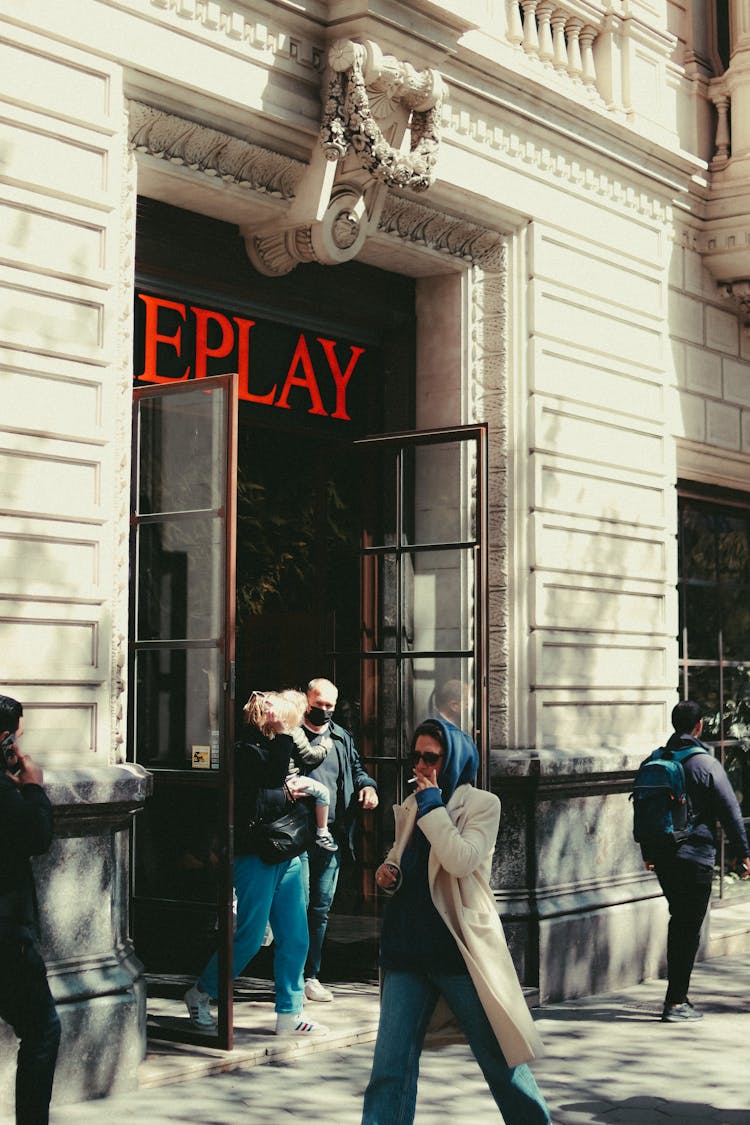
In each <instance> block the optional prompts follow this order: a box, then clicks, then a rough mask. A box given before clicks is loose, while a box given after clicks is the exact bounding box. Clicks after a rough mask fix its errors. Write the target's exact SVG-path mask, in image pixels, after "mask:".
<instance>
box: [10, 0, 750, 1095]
mask: <svg viewBox="0 0 750 1125" xmlns="http://www.w3.org/2000/svg"><path fill="white" fill-rule="evenodd" d="M0 45H1V46H0V50H1V52H2V59H3V64H2V66H0V104H1V105H2V128H1V129H0V184H2V192H1V194H0V210H1V212H2V221H1V222H0V285H2V290H3V297H2V301H1V302H0V378H1V381H2V387H3V392H4V393H3V419H2V425H1V426H0V462H1V464H2V472H1V473H0V496H1V497H2V499H1V500H0V600H1V602H2V617H3V637H4V642H5V643H4V644H3V650H2V651H3V655H2V662H1V663H0V677H1V678H2V683H3V686H4V688H3V689H4V690H5V691H7V692H8V693H10V694H14V695H17V696H18V697H19V698H21V699H22V700H23V701H24V703H25V705H26V709H27V714H28V719H27V722H26V730H27V733H26V734H25V736H24V737H25V740H26V746H27V749H28V750H29V751H30V752H31V753H32V754H33V755H34V757H36V758H38V759H39V760H40V761H41V762H42V764H43V765H44V766H45V769H46V770H47V775H48V779H49V782H50V791H51V794H52V796H53V799H54V801H55V804H56V808H57V814H58V837H57V841H56V844H55V850H54V852H53V853H52V854H51V855H50V856H49V857H47V859H46V860H45V861H44V862H43V863H42V864H40V866H39V869H38V875H39V881H40V890H41V894H40V898H41V905H42V913H43V918H44V927H45V930H44V935H43V936H44V940H45V948H46V953H47V955H48V960H49V964H50V975H51V980H52V982H53V987H54V989H55V991H56V995H57V996H58V998H59V1000H60V1009H61V1016H62V1018H63V1025H64V1029H65V1035H66V1038H65V1040H64V1048H63V1054H62V1056H61V1064H60V1075H61V1076H60V1078H59V1081H58V1093H57V1095H56V1096H58V1097H60V1098H68V1099H74V1098H81V1097H85V1096H88V1095H90V1096H96V1095H99V1094H101V1093H103V1092H106V1091H108V1090H110V1089H113V1088H116V1087H117V1086H118V1084H119V1085H127V1084H128V1083H132V1082H133V1081H135V1068H136V1066H137V1061H138V1057H139V1053H140V1052H142V1050H143V1044H144V1036H145V1027H146V996H145V993H146V987H145V983H144V975H143V967H142V966H143V964H144V963H145V965H146V968H147V970H148V971H149V972H150V973H154V974H158V973H169V972H170V971H171V972H188V971H189V969H190V966H191V965H192V964H193V962H194V961H195V959H196V958H197V957H198V956H199V955H201V954H202V952H203V950H204V946H205V945H206V943H207V942H209V941H210V940H211V935H212V932H213V925H214V921H215V912H214V915H213V916H211V912H210V911H203V913H201V910H200V909H199V908H198V904H200V903H201V902H203V901H204V900H205V899H206V898H209V899H210V897H211V894H212V893H214V891H215V883H214V882H212V879H213V875H214V872H213V869H212V864H213V859H212V858H211V857H213V856H215V855H220V856H224V858H226V849H225V848H224V839H223V837H222V832H223V827H222V824H223V822H222V809H223V808H224V805H223V804H222V801H223V800H224V797H225V796H226V788H225V787H223V786H224V782H223V780H222V779H223V778H224V776H225V773H226V771H227V770H228V769H229V766H228V760H229V755H228V754H227V753H226V750H227V746H228V744H229V741H230V734H231V723H232V713H233V708H234V704H235V700H236V701H238V702H239V703H241V702H242V698H244V695H246V694H247V691H248V690H249V689H250V688H252V687H255V686H263V687H265V686H270V685H271V683H279V684H280V683H281V682H284V683H297V684H299V683H303V682H304V681H305V679H306V678H309V676H311V675H314V674H319V673H320V672H321V671H322V672H323V673H324V674H327V675H332V676H334V677H335V678H336V680H337V682H338V683H339V684H340V685H341V686H342V694H343V695H345V696H346V699H347V701H348V702H349V704H350V705H351V707H352V715H353V721H354V722H355V723H356V725H357V728H358V735H359V742H360V748H361V750H362V752H363V756H364V758H365V761H366V763H367V765H368V768H371V769H372V770H373V771H375V772H376V773H377V775H378V780H379V783H380V785H381V790H382V792H383V794H384V797H385V800H384V802H383V804H384V807H385V809H386V810H387V806H388V803H389V802H388V798H389V797H391V796H392V797H393V798H398V797H399V795H400V792H401V786H402V784H403V776H402V763H403V757H404V751H405V746H406V744H407V741H408V731H409V727H410V726H413V723H414V721H416V720H417V719H418V718H419V717H421V716H422V715H423V714H426V713H428V712H429V710H430V709H432V708H433V707H434V705H435V695H436V691H438V692H439V689H440V687H441V685H444V684H445V682H446V681H457V682H458V683H459V684H461V685H464V687H463V689H462V690H463V691H465V698H464V699H463V700H462V705H463V707H464V711H463V719H464V721H465V722H466V724H467V725H470V726H471V729H472V730H474V731H475V732H476V733H477V739H478V741H479V743H480V745H481V747H482V750H483V759H484V776H483V782H484V783H485V784H487V785H489V786H491V788H492V789H493V790H495V791H496V792H498V793H499V795H500V796H501V798H502V800H503V806H504V815H503V822H502V825H501V832H500V837H499V840H498V847H497V852H496V858H495V869H494V875H495V885H496V894H497V900H498V909H499V911H500V913H501V915H502V917H503V919H504V923H505V926H506V931H507V933H508V937H509V941H510V944H511V948H512V950H513V953H514V957H515V959H516V964H517V967H518V969H519V973H520V975H521V978H522V980H523V981H524V983H525V984H526V985H528V986H529V987H531V988H533V989H536V990H538V993H539V997H540V999H541V1001H542V1002H544V1001H545V1000H547V999H557V998H560V997H572V996H576V995H580V994H584V993H587V992H592V991H597V990H600V989H605V988H608V987H610V986H614V985H619V984H624V983H627V982H630V981H634V980H638V979H641V978H642V977H643V976H645V975H649V974H651V973H654V972H655V971H657V970H658V968H659V966H660V964H661V959H662V957H663V947H664V935H665V927H666V920H665V917H664V909H663V904H662V903H661V901H660V898H659V896H658V894H657V890H658V888H657V887H656V886H655V883H654V879H653V877H651V876H649V875H647V874H646V873H645V872H644V871H643V870H642V865H641V862H640V856H639V853H638V850H637V849H636V847H635V846H634V844H633V842H632V837H631V830H630V824H631V821H630V813H629V805H628V801H627V794H628V787H629V781H630V778H631V777H632V773H633V769H634V767H635V765H636V764H637V762H638V761H639V760H640V759H641V758H642V757H643V756H644V754H645V752H646V751H648V750H650V749H651V748H652V747H653V746H654V745H656V744H657V743H658V742H659V741H660V740H661V739H662V738H663V737H664V735H665V733H666V732H667V730H668V728H669V714H670V711H671V709H672V706H673V705H674V703H675V702H676V700H677V698H678V692H682V693H683V694H689V695H691V696H694V697H696V698H699V699H700V700H701V701H702V702H703V703H704V704H705V705H706V707H707V709H708V711H709V713H710V716H711V719H710V724H709V725H710V732H711V735H712V738H713V740H714V741H715V742H716V743H717V745H718V747H719V752H721V753H722V754H723V755H725V757H726V761H727V765H728V766H729V767H730V769H731V771H732V776H733V778H734V779H735V781H736V787H737V789H738V791H740V792H742V791H743V788H744V779H745V776H746V766H745V755H744V745H745V743H744V742H743V739H744V736H745V732H746V730H747V723H748V713H747V712H748V705H747V699H748V698H750V696H748V692H747V687H746V676H745V671H744V668H745V662H746V658H747V657H748V655H750V619H748V615H747V610H746V609H745V605H744V604H743V603H745V602H746V601H747V598H746V596H744V595H745V594H746V591H747V585H748V579H749V578H750V342H749V340H750V338H749V337H748V335H747V327H746V325H747V321H748V316H750V280H749V279H750V249H748V242H747V222H748V215H750V179H749V178H748V161H750V104H748V103H749V102H750V66H748V63H747V61H746V60H747V59H748V58H750V0H728V2H724V3H722V2H721V0H719V2H716V3H713V2H711V3H704V2H703V0H561V2H560V3H556V2H552V0H523V2H522V3H520V4H519V3H515V2H512V0H451V2H450V3H448V2H445V3H444V2H443V0H412V2H411V3H409V4H405V3H396V2H391V0H361V2H359V3H352V2H350V0H305V2H303V3H294V4H292V3H287V2H285V0H277V2H263V0H63V2H60V0H24V3H22V4H18V3H17V2H15V0H0ZM227 373H234V375H233V382H232V383H231V385H228V387H229V389H228V390H226V402H225V405H227V403H228V404H229V406H230V407H231V403H234V404H235V406H234V409H235V412H236V416H234V418H233V416H232V412H231V408H228V409H229V412H228V414H227V415H226V418H225V416H224V415H223V414H221V413H220V412H219V413H216V414H214V413H212V412H211V411H209V415H210V416H209V415H206V416H205V417H204V415H205V414H206V411H205V410H204V407H207V404H208V402H209V396H206V395H205V394H203V390H204V389H205V387H208V386H209V384H205V387H202V385H201V383H200V380H201V379H202V378H210V377H214V376H216V377H220V376H224V375H226V374H227ZM180 385H181V386H180ZM210 386H213V384H211V385H210ZM134 388H135V389H136V398H137V399H138V401H137V403H136V414H135V416H136V427H135V431H134V430H133V422H132V419H133V410H134V407H133V396H134ZM175 390H176V393H174V394H171V396H169V397H168V398H165V399H164V401H163V404H162V399H161V398H160V397H159V395H160V394H161V393H162V391H165V393H166V392H167V391H175ZM191 393H192V395H193V398H194V399H195V400H196V401H195V402H191V401H190V395H191ZM217 395H218V392H217ZM139 396H140V397H139ZM219 397H220V396H219ZM219 397H216V396H214V398H212V399H211V402H213V403H214V404H216V403H218V402H219ZM175 402H176V403H177V404H178V405H177V407H176V408H173V406H172V405H170V404H171V403H175ZM155 404H156V405H155ZM134 432H135V440H134V438H133V434H134ZM196 435H197V436H196ZM206 435H208V437H207V436H206ZM209 439H210V440H209ZM328 466H334V467H333V468H328ZM324 467H325V468H324ZM301 481H302V482H304V484H305V488H306V489H307V491H305V489H301V488H300V482H301ZM203 490H205V495H204V492H203ZM217 497H218V498H217ZM180 513H183V514H184V513H187V515H188V516H189V519H187V523H185V522H181V521H180V519H179V518H178V516H179V514H180ZM200 513H203V514H205V515H206V521H207V522H206V526H205V528H204V530H203V531H201V532H200V534H199V533H198V532H195V534H193V532H192V531H189V530H186V527H187V525H188V524H189V525H190V527H191V528H197V527H198V514H200ZM276 517H279V518H276ZM186 518H187V517H186ZM235 519H236V524H237V535H236V539H235V538H234V537H233V536H232V535H231V534H230V532H232V530H233V527H234V523H235ZM190 521H192V522H190ZM149 528H151V529H152V530H151V531H149V530H148V529H149ZM154 528H158V530H153V529H154ZM134 536H135V538H134ZM235 543H236V544H237V546H236V548H235V546H234V544H235ZM235 556H236V557H235ZM280 560H283V561H284V566H283V567H281V565H280ZM235 591H236V598H235ZM235 677H236V680H237V686H236V691H235V692H234V693H233V692H232V684H231V682H230V681H232V679H233V678H235ZM261 681H262V682H261ZM243 693H244V695H243ZM214 783H215V784H214ZM152 790H153V796H150V794H151V793H152ZM206 807H210V809H211V815H210V816H209V817H208V818H207V819H208V821H211V822H212V824H213V828H211V829H209V830H208V832H207V836H206V839H204V840H203V841H202V842H201V841H197V840H196V839H195V838H193V837H192V836H190V833H188V835H186V836H185V837H184V838H182V837H180V840H179V845H175V844H174V841H175V838H176V834H177V835H178V836H179V832H178V831H177V829H176V828H175V824H176V823H177V822H179V823H182V824H184V823H188V824H193V823H194V822H195V820H196V819H200V820H204V819H205V817H204V812H205V809H206ZM748 812H750V809H748ZM133 817H135V818H136V830H135V841H136V842H135V852H134V853H133V856H132V858H131V855H130V852H129V845H128V840H129V837H130V835H131V823H132V820H133ZM388 831H389V815H388V813H387V811H384V812H383V815H382V818H381V819H380V820H379V822H378V825H377V826H376V828H375V829H373V830H371V833H370V836H367V837H366V838H365V840H364V842H363V848H362V851H361V854H362V856H363V864H364V866H363V870H362V872H361V873H360V874H361V878H359V882H358V884H357V891H356V894H354V892H353V896H354V897H353V901H355V902H356V911H362V912H364V913H368V912H369V913H370V914H372V913H373V912H374V913H376V909H375V907H374V906H373V905H372V903H373V901H374V894H373V891H372V885H371V882H369V881H368V879H369V876H368V870H371V868H372V865H373V864H374V862H375V859H376V857H377V856H378V855H379V853H380V849H381V847H382V844H383V841H384V840H385V839H386V838H387V835H388ZM212 832H215V837H214V835H212ZM207 857H208V858H207ZM221 862H223V860H222V861H221ZM221 862H220V863H219V866H221ZM368 865H369V867H368ZM198 869H200V873H201V874H200V879H201V880H203V882H202V883H200V885H199V883H198V882H196V878H197V876H196V878H193V876H192V875H191V874H190V873H191V872H194V871H196V870H198ZM178 883H179V887H180V888H181V889H180V891H179V892H177V893H171V892H170V888H174V886H175V885H177V884H178ZM165 884H169V886H165ZM352 885H354V884H352ZM219 886H220V887H221V879H219ZM81 888H83V890H81ZM212 888H213V889H212ZM229 891H231V884H229ZM168 892H170V893H168ZM222 894H223V897H222ZM357 896H359V897H357ZM167 899H179V900H180V901H179V903H178V904H177V906H175V903H174V902H172V904H171V906H170V907H169V908H168V907H167V905H165V904H166V900H167ZM131 902H132V910H131ZM220 902H221V903H223V904H224V907H226V902H227V886H226V885H225V886H224V888H223V892H220ZM229 905H230V907H231V894H229ZM172 907H174V911H173V913H171V914H170V910H171V909H172ZM219 913H220V915H221V914H222V910H221V909H220V911H219ZM227 917H228V916H227V911H226V909H224V913H223V922H222V921H221V919H220V925H223V926H224V928H225V930H226V927H227V926H228V925H229V924H230V922H231V919H229V921H227ZM177 918H179V919H181V922H180V926H179V927H177V929H178V930H179V932H180V933H181V934H185V933H189V935H190V940H188V941H186V942H183V943H182V944H180V942H179V941H177V939H176V937H175V934H176V932H177V930H176V929H174V927H175V920H176V919H177ZM186 918H190V919H192V920H193V922H191V924H190V925H188V926H185V925H183V924H182V923H183V922H184V921H185V919H186ZM197 918H200V920H199V921H195V920H196V919H197ZM193 923H195V924H194V925H193ZM115 1017H116V1022H115ZM103 1020H104V1021H107V1026H108V1027H114V1026H117V1027H119V1029H120V1033H119V1034H120V1040H118V1041H115V1040H113V1043H114V1044H115V1046H116V1050H115V1049H114V1046H113V1048H112V1050H111V1052H110V1053H109V1057H107V1054H108V1053H107V1051H102V1050H101V1048H100V1047H99V1043H100V1042H101V1036H100V1034H99V1030H98V1028H100V1027H101V1021H103ZM123 1045H124V1046H123ZM124 1048H126V1049H124ZM82 1050H83V1051H84V1053H86V1052H87V1054H86V1057H87V1058H90V1059H91V1060H92V1061H91V1066H87V1067H86V1068H81V1067H80V1066H78V1065H76V1062H75V1060H76V1059H77V1057H78V1056H79V1055H80V1054H81V1051H82ZM6 1057H7V1052H6ZM128 1060H129V1061H128ZM84 1070H85V1072H86V1073H83V1071H84ZM10 1077H11V1064H10V1063H8V1064H7V1065H6V1066H5V1068H4V1073H3V1075H2V1081H3V1084H4V1087H7V1088H9V1086H10Z"/></svg>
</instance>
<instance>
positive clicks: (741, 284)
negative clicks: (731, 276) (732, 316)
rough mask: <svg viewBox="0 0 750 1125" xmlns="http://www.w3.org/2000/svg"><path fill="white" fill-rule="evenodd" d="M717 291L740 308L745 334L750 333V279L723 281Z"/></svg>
mask: <svg viewBox="0 0 750 1125" xmlns="http://www.w3.org/2000/svg"><path fill="white" fill-rule="evenodd" d="M719 292H720V293H721V295H722V297H726V298H727V300H730V301H731V302H732V303H733V304H734V305H735V306H736V307H737V308H739V310H740V314H741V316H742V320H743V323H744V326H745V335H746V336H747V335H750V280H748V279H744V280H741V281H729V282H723V283H721V284H720V285H719Z"/></svg>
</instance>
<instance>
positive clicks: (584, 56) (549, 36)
mask: <svg viewBox="0 0 750 1125" xmlns="http://www.w3.org/2000/svg"><path fill="white" fill-rule="evenodd" d="M598 8H601V5H594V4H580V3H572V2H569V3H565V4H559V3H555V2H554V0H521V2H520V3H516V2H515V0H511V2H510V3H509V4H508V13H507V32H506V34H507V38H508V40H509V42H511V43H512V44H514V45H515V46H516V47H518V48H519V49H520V50H522V51H523V52H524V54H525V55H526V56H527V57H528V58H529V59H534V60H537V61H538V62H539V63H540V64H541V65H542V66H543V67H544V68H545V69H546V70H548V71H549V72H550V73H555V74H557V75H558V76H559V77H560V78H562V79H563V81H565V82H567V83H569V84H570V88H571V92H573V91H574V90H577V91H579V92H583V93H586V94H587V95H588V96H589V97H590V98H591V99H592V100H595V101H603V102H605V103H606V102H607V100H608V99H607V97H606V90H605V89H604V88H603V89H602V90H600V89H599V79H598V75H597V64H596V55H595V44H596V42H597V39H598V38H599V36H600V34H601V32H602V31H603V30H604V21H605V15H606V13H605V11H604V9H603V8H601V11H600V12H597V9H598Z"/></svg>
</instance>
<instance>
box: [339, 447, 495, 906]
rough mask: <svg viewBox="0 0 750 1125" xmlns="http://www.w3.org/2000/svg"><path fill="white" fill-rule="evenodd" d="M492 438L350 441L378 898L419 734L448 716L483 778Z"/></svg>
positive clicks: (369, 869)
mask: <svg viewBox="0 0 750 1125" xmlns="http://www.w3.org/2000/svg"><path fill="white" fill-rule="evenodd" d="M486 438H487V431H486V427H485V426H463V427H460V428H456V429H441V430H431V431H420V432H413V433H405V434H390V435H386V436H384V437H376V438H368V439H364V440H362V441H359V442H357V443H355V444H356V446H357V447H358V449H359V451H360V453H361V456H362V458H363V461H364V464H363V466H362V473H361V479H362V482H363V484H362V492H363V510H362V545H361V561H360V577H361V593H360V610H361V624H360V634H361V637H360V651H359V654H358V656H359V661H360V706H361V727H360V733H359V748H360V752H361V756H362V759H363V764H364V765H365V767H366V769H367V770H368V772H369V773H371V775H372V776H374V777H375V778H376V780H377V782H378V789H379V795H380V810H379V811H380V817H379V819H378V820H375V821H374V822H373V823H374V825H376V827H374V828H372V829H370V830H369V831H367V832H366V834H365V836H364V839H363V841H362V846H361V847H360V855H361V859H362V860H363V872H362V877H363V881H364V886H363V893H364V896H365V898H368V897H369V898H370V899H371V900H372V899H374V884H373V872H374V868H375V867H377V865H378V864H379V863H380V862H381V860H382V857H383V855H384V853H385V851H386V850H387V848H388V846H389V845H390V843H391V841H392V839H393V817H392V811H391V810H392V806H393V805H394V804H395V803H398V802H400V801H402V800H403V799H404V797H405V795H406V785H405V783H406V778H407V777H408V776H409V775H410V773H411V769H410V764H409V743H410V739H411V735H412V732H413V730H414V728H415V726H416V725H417V724H418V723H419V722H421V721H422V720H423V719H426V718H428V717H430V716H440V715H441V714H442V715H443V716H444V717H446V718H448V719H450V721H452V722H454V723H455V724H456V725H458V726H460V727H462V729H464V730H465V731H466V732H467V733H468V734H470V735H471V736H472V738H474V740H475V741H476V743H477V746H478V748H479V751H480V760H481V767H480V770H481V773H480V779H479V783H480V784H482V783H484V782H485V780H486V774H487V771H486V762H487V750H488V732H487V625H486V623H487V613H486V599H487V555H486V542H487V535H486V524H487V513H486V503H487V489H486V472H487V469H486ZM363 819H364V820H366V819H367V818H363Z"/></svg>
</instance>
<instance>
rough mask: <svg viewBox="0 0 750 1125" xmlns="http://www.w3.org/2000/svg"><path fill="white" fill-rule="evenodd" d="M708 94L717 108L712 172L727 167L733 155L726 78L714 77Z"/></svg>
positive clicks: (729, 96)
mask: <svg viewBox="0 0 750 1125" xmlns="http://www.w3.org/2000/svg"><path fill="white" fill-rule="evenodd" d="M708 94H709V97H710V99H711V101H712V102H713V104H714V107H715V109H716V133H715V136H714V154H713V158H712V160H711V163H710V165H709V167H710V169H711V171H712V172H720V171H721V170H722V169H723V168H726V166H727V164H728V163H729V158H730V157H731V155H732V133H731V126H730V109H731V104H732V99H731V95H730V93H729V87H728V85H727V82H726V78H725V76H724V75H722V76H721V77H720V78H713V79H711V81H710V82H709V84H708Z"/></svg>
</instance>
